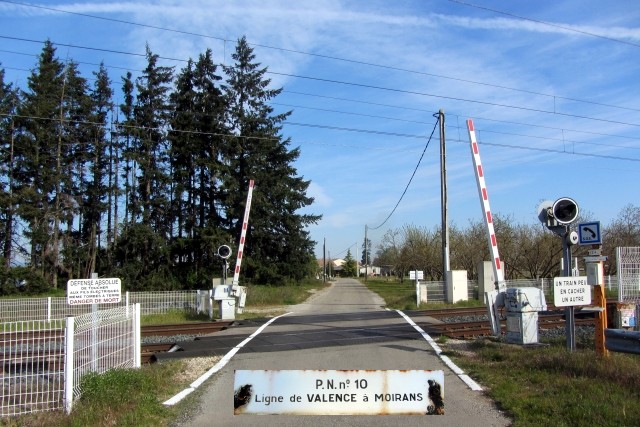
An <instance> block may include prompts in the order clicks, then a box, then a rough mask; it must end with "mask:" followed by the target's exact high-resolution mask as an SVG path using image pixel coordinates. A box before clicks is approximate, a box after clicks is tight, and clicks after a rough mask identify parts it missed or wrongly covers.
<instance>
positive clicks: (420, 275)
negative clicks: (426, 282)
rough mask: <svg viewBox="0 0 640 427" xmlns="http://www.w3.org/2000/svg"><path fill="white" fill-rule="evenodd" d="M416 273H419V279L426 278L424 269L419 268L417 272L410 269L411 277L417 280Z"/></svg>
mask: <svg viewBox="0 0 640 427" xmlns="http://www.w3.org/2000/svg"><path fill="white" fill-rule="evenodd" d="M416 273H418V280H422V279H424V271H422V270H418V271H417V272H416V271H415V270H411V271H409V279H410V280H416Z"/></svg>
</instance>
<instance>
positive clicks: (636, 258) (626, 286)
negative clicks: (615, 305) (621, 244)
mask: <svg viewBox="0 0 640 427" xmlns="http://www.w3.org/2000/svg"><path fill="white" fill-rule="evenodd" d="M616 259H617V262H618V265H617V267H618V301H620V302H631V303H640V247H632V248H616Z"/></svg>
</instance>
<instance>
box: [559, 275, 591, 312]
mask: <svg viewBox="0 0 640 427" xmlns="http://www.w3.org/2000/svg"><path fill="white" fill-rule="evenodd" d="M553 303H554V304H555V305H556V307H569V306H573V305H589V304H591V286H589V285H588V284H587V276H575V277H554V278H553Z"/></svg>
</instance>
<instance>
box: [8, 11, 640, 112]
mask: <svg viewBox="0 0 640 427" xmlns="http://www.w3.org/2000/svg"><path fill="white" fill-rule="evenodd" d="M450 1H453V2H455V3H460V4H463V5H467V6H472V7H477V8H480V9H486V10H490V11H493V12H496V13H503V14H506V15H509V14H508V13H506V12H500V11H497V10H493V9H489V8H483V7H480V6H475V5H472V4H470V3H465V2H462V1H457V0H450ZM0 2H4V3H11V4H15V5H20V6H24V7H33V8H37V9H43V10H49V11H53V12H58V13H66V14H70V15H77V16H82V17H86V18H92V19H99V20H103V21H110V22H117V23H120V24H126V25H132V26H138V27H143V28H151V29H155V30H160V31H167V32H172V33H177V34H183V35H189V36H196V37H202V38H208V39H212V40H218V41H222V42H224V43H226V42H231V41H232V40H229V39H227V38H224V37H216V36H212V35H208V34H201V33H194V32H191V31H184V30H178V29H175V28H167V27H161V26H157V25H149V24H143V23H139V22H133V21H125V20H121V19H115V18H106V17H103V16H97V15H89V14H86V13H79V12H71V11H66V10H62V9H56V8H52V7H46V6H41V5H34V4H30V3H24V2H17V1H10V0H0ZM511 16H513V17H516V18H518V19H524V20H530V21H533V22H538V23H541V24H545V25H550V26H556V27H559V28H562V29H565V30H568V31H575V32H579V33H583V34H587V35H591V36H595V37H600V38H604V39H607V40H611V41H615V42H620V43H627V44H631V45H633V46H640V45H637V44H634V43H628V42H625V41H622V40H618V39H614V38H609V37H604V36H599V35H596V34H592V33H588V32H584V31H580V30H575V29H571V28H568V27H562V26H559V25H555V24H551V23H547V22H543V21H535V20H533V19H529V18H524V17H520V16H517V15H511ZM250 45H251V46H256V47H260V48H263V49H271V50H277V51H280V52H288V53H295V54H299V55H305V56H311V57H316V58H322V59H328V60H332V61H340V62H346V63H351V64H356V65H365V66H368V67H375V68H381V69H386V70H392V71H400V72H405V73H411V74H417V75H423V76H428V77H435V78H440V79H446V80H452V81H457V82H461V83H470V84H476V85H480V86H487V87H493V88H496V89H504V90H510V91H514V92H520V93H527V94H531V95H539V96H545V97H550V98H554V99H562V100H567V101H573V102H581V103H587V104H592V105H599V106H603V107H609V108H619V109H623V110H631V111H640V109H636V108H629V107H622V106H618V105H612V104H606V103H600V102H595V101H587V100H582V99H578V98H571V97H565V96H560V95H555V94H548V93H543V92H537V91H532V90H528V89H521V88H514V87H509V86H505V85H499V84H495V83H488V82H480V81H476V80H469V79H463V78H459V77H452V76H445V75H441V74H433V73H427V72H424V71H419V70H412V69H408V68H401V67H396V66H391V65H384V64H377V63H373V62H368V61H359V60H354V59H349V58H342V57H338V56H332V55H324V54H318V53H311V52H304V51H300V50H295V49H287V48H282V47H276V46H269V45H264V44H258V43H250ZM69 47H74V46H69ZM114 53H115V52H114ZM163 59H171V60H176V59H172V58H163Z"/></svg>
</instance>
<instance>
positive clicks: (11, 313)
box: [0, 290, 211, 323]
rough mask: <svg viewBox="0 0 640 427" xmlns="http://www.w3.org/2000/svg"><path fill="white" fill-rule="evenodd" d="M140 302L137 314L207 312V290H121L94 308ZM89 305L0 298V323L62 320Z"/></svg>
mask: <svg viewBox="0 0 640 427" xmlns="http://www.w3.org/2000/svg"><path fill="white" fill-rule="evenodd" d="M138 303H139V304H140V306H141V310H142V312H141V314H142V315H147V314H160V313H166V312H169V311H171V310H180V311H187V312H193V313H207V312H208V311H209V307H210V305H211V304H210V300H209V291H208V290H204V291H202V290H192V291H161V292H125V293H124V294H123V298H121V300H120V302H119V303H115V304H96V306H97V308H98V311H102V310H109V309H112V308H114V307H126V306H128V305H130V304H138ZM91 310H92V305H91V304H85V305H69V304H68V303H67V298H66V297H48V298H19V299H0V323H2V322H15V321H27V320H53V319H64V318H65V317H69V316H81V315H84V314H88V313H90V312H91Z"/></svg>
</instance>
